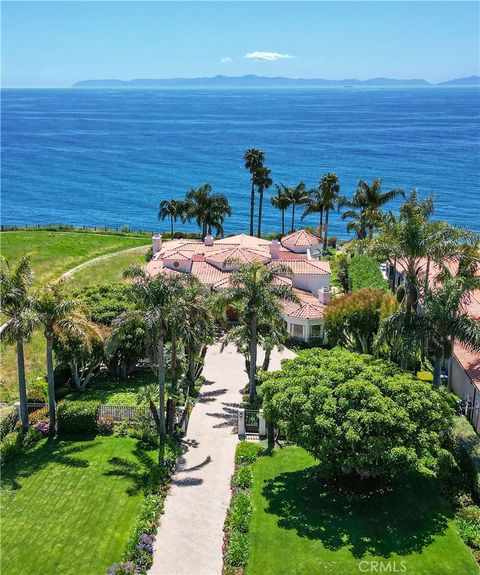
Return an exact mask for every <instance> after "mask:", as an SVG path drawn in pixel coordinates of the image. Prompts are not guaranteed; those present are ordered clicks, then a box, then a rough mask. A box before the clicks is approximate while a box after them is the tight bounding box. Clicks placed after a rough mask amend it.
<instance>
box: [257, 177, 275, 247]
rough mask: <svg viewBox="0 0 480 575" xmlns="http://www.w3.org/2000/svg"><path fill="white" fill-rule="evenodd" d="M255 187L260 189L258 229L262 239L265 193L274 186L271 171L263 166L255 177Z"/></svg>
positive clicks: (258, 234)
mask: <svg viewBox="0 0 480 575" xmlns="http://www.w3.org/2000/svg"><path fill="white" fill-rule="evenodd" d="M254 181H255V185H256V186H257V188H258V229H257V236H258V237H259V238H260V237H261V235H262V210H263V192H264V190H267V189H268V188H269V187H270V186H271V185H272V183H273V182H272V178H271V177H270V169H269V168H267V167H265V166H261V167H259V168H258V170H257V171H256V172H255V175H254Z"/></svg>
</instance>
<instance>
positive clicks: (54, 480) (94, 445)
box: [1, 436, 155, 575]
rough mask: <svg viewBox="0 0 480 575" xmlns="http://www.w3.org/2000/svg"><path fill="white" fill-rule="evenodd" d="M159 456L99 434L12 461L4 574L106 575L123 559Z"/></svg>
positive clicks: (44, 445) (45, 444) (5, 504)
mask: <svg viewBox="0 0 480 575" xmlns="http://www.w3.org/2000/svg"><path fill="white" fill-rule="evenodd" d="M153 458H154V452H148V453H147V454H145V452H142V451H141V450H140V448H139V447H138V445H137V442H136V441H135V440H133V439H131V438H129V437H125V438H119V437H100V436H97V437H95V438H93V439H90V440H79V439H75V440H73V439H63V440H60V439H54V440H48V441H47V440H43V441H42V442H41V444H39V445H38V447H36V448H35V450H34V452H33V453H29V454H26V455H22V456H20V457H18V458H17V459H14V460H13V461H11V462H10V463H9V464H7V465H6V467H5V469H4V471H3V474H2V486H3V487H4V492H3V494H2V539H1V551H2V559H1V572H2V575H27V574H28V575H53V574H55V575H79V574H80V573H81V574H82V575H102V574H103V573H104V572H105V569H106V568H107V567H109V566H110V565H111V564H112V563H114V562H115V561H118V560H119V559H120V558H121V555H122V552H123V549H124V546H125V544H126V541H127V538H128V536H129V535H130V533H131V530H132V527H133V525H134V522H135V517H136V515H137V512H138V508H139V504H140V503H141V501H142V499H143V489H142V488H143V485H144V483H145V480H146V477H147V476H148V474H149V472H150V469H153V468H154V467H155V462H154V459H153ZM129 462H130V463H131V465H128V463H129ZM150 462H151V465H150ZM125 463H127V465H125Z"/></svg>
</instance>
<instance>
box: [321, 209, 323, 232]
mask: <svg viewBox="0 0 480 575" xmlns="http://www.w3.org/2000/svg"><path fill="white" fill-rule="evenodd" d="M320 230H321V231H322V232H323V210H320Z"/></svg>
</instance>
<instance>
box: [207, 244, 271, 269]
mask: <svg viewBox="0 0 480 575" xmlns="http://www.w3.org/2000/svg"><path fill="white" fill-rule="evenodd" d="M206 257H207V259H209V260H212V261H214V262H218V263H227V264H228V263H229V262H228V261H227V260H230V261H231V262H232V265H235V262H240V263H242V264H243V263H247V264H249V263H252V262H263V263H267V262H268V261H269V260H270V254H269V252H266V251H264V250H258V249H256V250H255V249H252V248H242V247H239V246H236V247H234V248H230V247H228V248H226V249H223V250H219V251H217V252H211V253H209V254H207V255H206Z"/></svg>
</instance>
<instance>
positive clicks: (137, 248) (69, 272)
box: [60, 244, 150, 278]
mask: <svg viewBox="0 0 480 575" xmlns="http://www.w3.org/2000/svg"><path fill="white" fill-rule="evenodd" d="M149 247H150V244H147V245H144V246H135V247H134V248H128V249H126V250H120V251H119V252H112V253H110V254H104V255H103V256H97V257H96V258H92V259H91V260H88V261H86V262H83V264H79V265H78V266H75V267H74V268H71V269H69V270H67V271H66V272H64V273H63V274H62V275H61V276H60V277H62V278H69V277H71V276H72V275H73V274H75V273H77V272H79V271H80V270H83V268H86V267H87V266H91V265H92V264H95V263H97V262H101V261H103V260H108V259H110V258H114V257H115V256H120V255H122V254H128V253H130V252H137V251H138V252H139V253H141V252H143V251H145V250H146V249H147V248H149Z"/></svg>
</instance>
